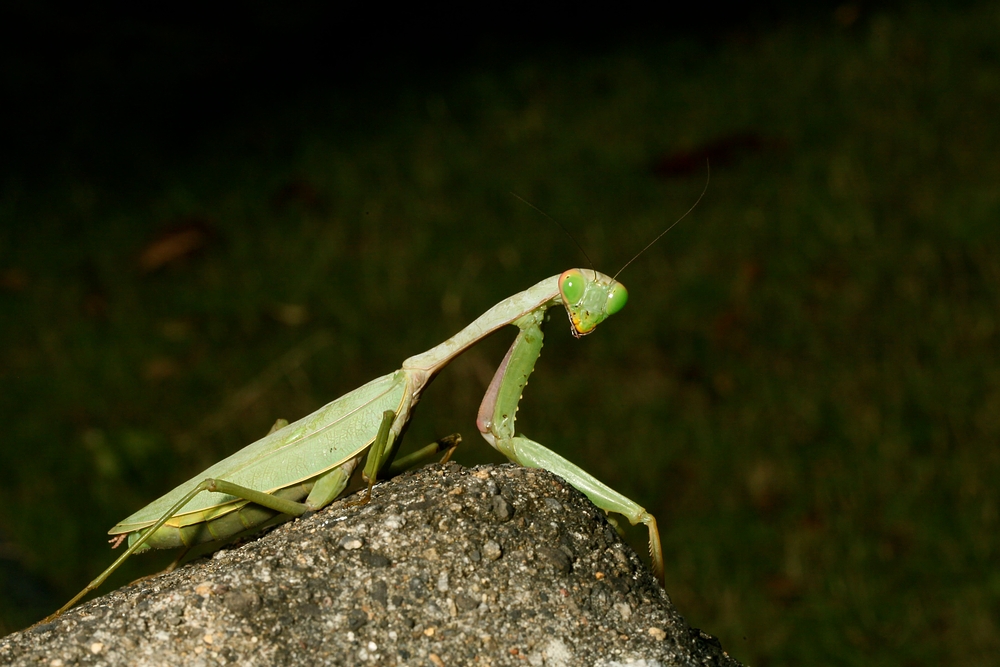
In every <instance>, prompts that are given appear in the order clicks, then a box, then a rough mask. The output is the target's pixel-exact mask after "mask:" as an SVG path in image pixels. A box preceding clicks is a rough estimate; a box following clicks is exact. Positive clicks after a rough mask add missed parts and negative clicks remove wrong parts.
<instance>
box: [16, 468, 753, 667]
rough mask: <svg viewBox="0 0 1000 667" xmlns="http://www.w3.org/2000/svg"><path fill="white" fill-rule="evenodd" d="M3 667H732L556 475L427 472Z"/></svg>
mask: <svg viewBox="0 0 1000 667" xmlns="http://www.w3.org/2000/svg"><path fill="white" fill-rule="evenodd" d="M0 663H2V664H13V665H45V666H48V667H60V666H69V665H126V664H127V665H205V666H208V665H223V664H238V665H291V664H294V665H368V664H371V665H426V666H428V667H442V666H446V667H456V666H459V665H471V664H477V665H522V666H523V665H531V666H540V665H546V666H550V667H551V666H555V665H558V666H567V667H568V666H575V665H604V666H607V667H623V666H625V665H630V666H632V667H654V666H663V667H665V666H667V665H734V666H735V665H738V664H739V663H737V662H736V661H735V660H733V659H732V658H730V657H729V656H728V655H727V654H726V653H725V652H724V651H723V650H722V648H721V646H720V645H719V642H718V640H716V639H715V638H713V637H711V636H709V635H707V634H704V633H702V632H700V631H699V630H695V629H692V628H690V627H689V626H688V625H687V624H686V623H685V622H684V619H683V618H681V616H680V614H679V613H678V612H677V610H675V609H674V607H673V605H672V604H671V603H670V599H669V598H668V597H667V594H666V593H665V592H664V591H663V589H661V588H660V587H659V586H658V585H657V583H656V581H655V579H654V578H653V575H652V573H651V572H650V571H649V569H648V568H647V567H646V566H645V565H644V564H643V562H642V560H641V559H640V558H639V557H638V556H637V555H636V554H635V552H634V551H632V549H631V548H629V547H628V546H627V545H625V544H624V543H623V542H622V541H621V539H620V538H619V536H618V534H617V533H616V532H615V530H614V528H613V527H611V526H610V525H609V524H608V522H607V520H606V519H605V517H604V515H603V513H602V512H601V511H600V510H598V509H597V508H595V507H594V506H593V505H592V504H591V503H590V502H589V501H588V500H587V499H586V498H585V497H584V496H583V495H581V494H580V493H578V492H577V491H576V490H575V489H573V488H572V487H570V486H569V485H568V484H566V483H565V482H563V481H562V480H561V479H559V478H558V477H555V476H554V475H552V474H550V473H547V472H545V471H541V470H532V469H528V468H521V467H517V466H512V465H503V466H480V467H477V468H472V469H468V468H463V467H461V466H459V465H457V464H454V463H449V464H445V465H435V466H428V467H426V468H423V469H421V470H417V471H414V472H411V473H407V474H405V475H401V476H399V477H397V478H395V479H393V480H391V481H389V482H386V483H383V484H380V485H378V486H377V487H376V489H375V492H374V495H373V498H372V501H371V503H369V504H368V505H365V506H360V507H359V506H354V507H349V506H347V505H346V504H345V503H344V501H338V502H336V503H334V504H333V505H331V506H330V507H329V508H327V509H325V510H323V511H321V512H317V513H316V514H314V515H312V516H309V517H306V518H303V519H299V520H296V521H291V522H288V523H286V524H283V525H281V526H279V527H277V528H275V529H273V530H271V531H269V532H268V533H267V534H265V535H263V536H262V537H260V538H259V539H255V540H252V541H250V542H247V543H245V544H242V545H241V546H236V547H229V548H225V549H223V550H221V551H218V552H216V553H215V554H214V555H213V556H212V557H210V558H203V559H201V560H198V561H195V562H193V563H191V564H189V565H187V566H185V567H182V568H179V569H178V570H177V571H175V572H172V573H165V574H160V575H156V576H153V577H149V578H147V579H144V580H141V581H139V582H136V583H134V584H131V585H129V586H126V587H124V588H122V589H120V590H117V591H114V592H112V593H109V594H107V595H104V596H103V597H100V598H97V599H95V600H93V601H91V602H88V603H85V604H83V605H80V606H78V607H77V608H75V609H73V610H71V611H69V612H67V613H66V614H65V615H63V616H62V617H60V618H59V619H57V620H55V621H54V622H51V623H47V624H44V625H39V626H35V627H33V628H29V629H28V630H25V631H23V632H19V633H15V634H12V635H10V636H8V637H5V638H4V639H2V640H0Z"/></svg>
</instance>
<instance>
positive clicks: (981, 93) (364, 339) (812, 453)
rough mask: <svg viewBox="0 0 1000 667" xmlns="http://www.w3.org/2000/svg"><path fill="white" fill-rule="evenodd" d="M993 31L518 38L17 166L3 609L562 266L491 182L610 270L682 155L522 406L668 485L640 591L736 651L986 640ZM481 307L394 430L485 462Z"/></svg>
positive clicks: (542, 232)
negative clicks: (629, 39) (612, 278)
mask: <svg viewBox="0 0 1000 667" xmlns="http://www.w3.org/2000/svg"><path fill="white" fill-rule="evenodd" d="M998 29H1000V13H998V11H997V10H996V8H995V7H993V6H983V7H972V8H969V9H963V10H961V11H945V10H942V9H928V8H923V9H909V10H905V11H901V12H899V13H889V12H887V13H878V14H874V15H866V16H862V18H861V19H860V20H858V21H857V22H854V23H852V24H851V25H849V26H845V25H842V23H838V22H837V21H835V20H833V19H832V18H831V20H830V21H829V22H828V23H803V24H789V25H785V26H778V27H772V28H768V29H767V30H762V31H759V32H754V31H746V32H736V33H733V34H732V35H730V36H729V38H727V39H721V40H718V41H716V42H705V41H693V40H692V41H685V40H682V39H674V40H672V41H669V42H665V43H659V44H658V43H653V42H652V41H649V40H647V41H643V42H641V43H636V44H632V45H628V46H618V47H616V48H614V49H611V50H608V51H606V52H601V53H589V54H586V55H581V56H579V57H568V56H566V55H565V54H560V53H552V54H550V55H544V54H542V55H537V54H536V55H532V56H531V57H528V58H525V59H523V60H520V61H515V62H513V64H507V65H503V66H493V67H489V68H483V69H477V68H475V67H471V66H470V67H468V68H465V69H463V70H461V71H459V72H457V73H454V74H453V76H451V78H449V79H448V80H447V81H445V82H441V81H435V80H433V78H432V77H428V79H427V80H415V81H414V82H412V83H411V84H410V85H408V86H406V87H405V89H404V90H403V91H402V92H400V93H399V94H398V95H381V96H380V95H373V97H372V101H370V102H366V100H365V99H364V98H363V97H357V98H354V99H351V100H346V99H344V98H337V97H328V98H326V97H322V96H318V95H317V96H314V97H312V98H310V99H308V100H306V101H301V100H299V101H296V103H295V104H294V105H291V104H290V105H289V107H288V108H286V109H284V110H281V111H280V112H273V113H270V112H269V113H268V114H267V115H261V116H254V115H253V113H252V112H248V115H247V119H246V120H245V122H244V123H242V124H239V125H236V126H234V127H232V128H231V129H230V130H229V131H228V132H227V133H226V134H224V135H222V136H218V137H216V138H214V140H213V141H211V142H209V143H207V144H205V145H204V146H202V147H201V149H200V151H199V152H198V153H197V154H193V155H191V156H190V157H189V158H188V159H184V160H180V161H175V162H170V163H165V162H164V161H162V160H158V159H157V156H156V155H150V160H149V161H150V165H151V166H150V172H148V173H143V174H137V175H135V177H134V179H133V180H132V181H125V186H122V183H121V182H106V181H105V180H102V179H100V178H98V177H89V176H88V175H86V174H76V175H75V176H73V177H72V178H67V179H66V180H65V182H62V183H57V184H54V185H51V186H49V187H48V188H47V189H44V190H37V189H31V188H27V187H19V186H18V185H17V184H16V182H12V183H11V184H9V185H8V186H7V187H6V189H5V190H4V192H3V193H2V195H0V217H2V219H3V220H6V221H8V222H9V223H10V224H4V225H3V229H2V231H0V284H2V289H0V308H2V310H3V313H4V314H3V319H2V323H3V325H2V326H0V350H2V351H0V360H2V361H0V364H2V365H0V368H2V371H0V372H2V378H3V384H4V390H3V391H2V392H0V415H2V419H3V421H4V423H5V424H6V427H7V428H6V435H5V437H4V441H5V443H6V446H4V447H3V448H2V449H0V506H2V507H3V508H4V511H3V512H2V513H0V547H2V549H0V565H2V566H3V567H2V568H0V591H2V594H0V600H2V601H3V602H2V605H0V623H2V625H0V630H8V631H9V630H13V629H16V628H18V627H21V626H23V625H25V624H27V623H29V622H31V621H34V620H36V619H37V618H39V617H41V616H42V615H44V614H45V613H48V612H50V611H51V610H52V609H53V608H55V607H56V606H58V604H61V602H62V601H64V600H65V599H66V598H68V597H69V596H70V595H72V594H73V593H75V592H76V590H78V589H79V588H80V587H82V586H83V585H84V584H85V583H86V582H87V581H89V580H90V579H91V578H92V577H93V576H94V575H95V574H96V573H97V572H99V571H100V570H101V569H103V568H104V567H106V565H107V564H109V563H110V561H111V555H112V554H111V553H110V552H109V551H108V550H107V547H106V545H105V544H104V541H103V534H104V531H106V530H107V528H109V527H110V526H111V525H113V524H114V523H116V522H117V521H118V520H119V519H121V518H123V517H124V516H126V515H128V514H129V513H131V512H132V511H134V510H135V509H137V508H138V507H141V506H142V505H144V504H145V503H147V502H149V501H150V500H152V499H153V498H155V497H156V496H158V495H159V494H161V493H163V492H165V491H167V490H169V489H170V488H172V487H173V486H174V485H175V484H176V483H178V482H180V481H182V480H184V479H186V478H187V477H188V476H190V475H193V474H195V473H196V472H197V471H198V470H200V469H202V468H204V467H206V466H207V465H208V464H210V463H211V462H213V461H215V460H218V459H219V458H221V457H222V456H224V455H225V454H227V453H229V452H231V451H233V450H235V449H236V448H238V447H240V446H242V445H244V444H246V443H248V442H250V441H251V440H253V439H256V438H257V437H259V436H260V435H262V434H264V433H265V432H266V431H267V429H268V427H269V426H270V424H271V423H272V422H273V420H274V419H275V418H277V417H286V418H296V417H298V416H301V415H303V414H305V413H307V412H308V411H311V410H313V409H315V408H317V407H319V406H320V405H322V404H323V403H325V402H326V401H328V400H331V399H333V398H335V397H336V396H338V395H340V394H341V393H343V392H345V391H347V390H350V389H352V388H354V387H356V386H358V385H360V384H362V383H363V382H365V381H367V380H369V379H371V378H373V377H375V376H377V375H379V374H382V373H385V372H388V371H391V370H393V369H394V368H397V367H398V366H399V364H400V362H401V361H402V360H403V359H404V358H406V357H408V356H410V355H412V354H415V353H418V352H421V351H424V350H426V349H428V348H429V347H431V346H432V345H434V344H436V343H438V342H440V341H442V340H444V339H445V338H447V337H448V336H450V335H451V334H452V333H454V332H455V331H456V330H457V329H459V328H460V327H461V326H464V324H466V323H467V322H468V321H470V320H471V319H473V318H474V317H475V316H477V315H478V314H480V313H481V312H483V311H484V310H486V309H487V308H488V307H489V306H491V305H493V304H494V303H496V302H497V301H499V300H500V299H502V298H504V297H506V296H509V295H511V294H513V293H514V292H516V291H519V290H521V289H524V288H526V287H528V286H530V285H532V284H534V283H535V282H537V281H538V280H540V279H542V278H544V277H546V276H548V275H551V274H554V273H557V272H560V271H562V270H563V269H565V268H568V267H570V266H577V265H584V264H585V262H584V260H582V259H581V257H580V256H579V254H578V251H577V250H576V249H575V248H574V247H573V245H572V244H571V243H570V242H569V241H567V239H566V238H565V237H564V236H563V235H562V233H561V232H560V231H559V230H558V229H557V228H556V227H555V226H553V225H551V224H550V223H549V222H547V221H546V220H544V219H543V218H541V217H540V216H539V215H538V214H537V213H536V212H534V211H533V210H531V209H530V208H528V207H526V206H524V205H523V204H521V203H520V202H518V201H517V200H516V199H514V198H513V197H511V196H509V194H508V192H509V191H513V192H516V193H518V194H519V195H520V196H522V197H524V198H526V199H528V200H530V201H531V202H533V203H534V204H535V205H537V206H538V207H540V208H542V209H543V210H545V211H546V212H548V213H549V214H550V215H552V216H553V217H555V218H557V219H558V220H560V221H562V222H563V224H565V225H567V226H568V227H570V228H571V229H572V230H573V233H574V234H575V235H576V236H577V237H578V238H579V240H580V242H581V243H582V244H583V246H584V247H585V248H586V249H587V252H588V253H589V254H590V255H591V256H592V257H593V259H594V262H595V263H596V265H597V267H598V268H599V269H600V270H602V271H604V272H607V273H614V272H615V271H616V270H617V269H618V267H620V266H621V265H622V264H624V263H625V262H626V261H627V260H628V259H629V258H630V257H631V256H632V255H633V254H634V253H635V252H636V251H637V250H638V249H639V248H641V247H642V246H643V245H645V243H646V242H647V241H648V240H649V239H651V238H653V237H654V236H655V235H656V234H657V233H659V231H660V230H662V229H663V228H664V227H665V226H666V225H667V224H669V223H670V222H671V221H673V220H674V219H675V218H676V217H677V216H678V215H680V214H681V213H683V211H684V210H686V209H687V207H688V206H690V204H691V203H692V202H693V201H694V200H695V199H696V198H697V196H698V193H699V192H700V191H701V188H702V186H703V183H704V178H705V173H704V169H703V167H702V163H703V160H702V158H703V157H705V156H706V155H707V156H709V157H711V158H712V160H713V165H712V181H711V184H710V186H709V191H708V195H707V196H706V198H705V200H704V201H703V202H702V203H701V205H700V206H699V207H698V208H697V209H696V210H695V212H694V213H693V214H692V217H691V218H690V219H688V220H685V221H684V222H683V223H681V224H680V225H678V227H677V228H675V229H674V230H672V231H671V232H670V233H669V234H668V235H667V236H666V237H665V238H664V239H663V240H662V241H661V242H660V243H659V244H658V245H657V246H655V247H654V248H653V249H652V250H650V251H649V252H648V253H646V254H645V255H643V256H642V257H641V258H639V259H638V260H637V261H636V262H635V263H634V264H632V265H631V266H630V267H629V268H628V269H627V270H626V271H625V273H623V275H622V276H621V279H622V281H623V282H624V283H625V284H626V285H627V286H628V287H629V290H630V293H631V298H630V304H629V306H628V308H626V309H625V310H624V311H622V313H620V314H618V315H616V316H615V317H614V318H613V319H612V320H610V321H609V322H608V323H607V324H604V325H602V327H601V328H600V330H599V331H598V332H596V333H595V334H594V335H592V336H589V337H587V338H586V339H583V340H581V341H575V340H573V339H571V338H570V336H568V335H567V332H566V326H565V325H564V323H563V321H562V320H561V318H560V317H558V316H557V317H556V319H555V320H554V321H553V322H552V323H551V325H550V327H549V329H548V333H549V335H548V337H547V342H546V347H545V349H544V351H543V355H542V359H541V361H540V362H539V365H538V367H537V369H536V374H535V375H534V376H533V377H532V380H531V383H530V385H529V387H528V388H527V390H526V392H525V400H524V402H523V404H522V408H521V411H520V412H519V426H520V427H521V428H522V429H523V430H524V431H525V432H526V433H527V434H529V435H530V436H531V437H533V438H535V439H537V440H538V441H540V442H543V443H545V444H547V445H549V446H551V447H552V448H554V449H556V450H558V451H560V452H562V453H563V454H564V455H566V456H568V457H569V458H571V459H572V460H574V461H575V462H577V463H579V464H581V465H582V466H584V467H585V468H587V469H589V470H591V471H593V472H595V473H598V474H599V475H600V477H601V478H602V479H603V480H605V481H606V482H608V483H609V484H611V485H612V486H615V487H616V488H618V489H619V490H621V491H622V492H624V493H626V494H627V495H630V496H631V497H633V498H635V499H636V500H638V501H639V502H640V503H642V504H644V505H645V506H646V507H647V508H648V509H649V510H650V511H651V512H653V513H654V514H655V515H656V516H657V517H658V519H659V520H660V526H661V530H662V532H663V537H664V543H665V551H666V554H667V589H668V592H669V593H670V595H671V597H672V599H673V600H674V602H675V603H676V604H677V606H678V608H679V609H680V611H681V613H682V614H683V615H684V616H685V618H686V619H687V620H688V621H689V622H690V623H692V624H693V625H695V626H699V627H702V628H704V629H705V630H706V631H708V632H710V633H712V634H715V635H717V636H719V637H720V639H721V640H722V643H723V646H724V647H725V648H726V649H727V650H728V651H729V652H730V653H731V654H732V655H734V656H735V657H737V658H738V659H740V660H742V661H744V662H746V663H748V664H754V665H783V664H802V663H808V664H864V665H882V664H885V665H890V664H891V665H896V664H965V665H976V664H990V662H991V658H992V656H994V655H995V654H996V651H997V649H998V648H1000V631H998V628H997V619H998V611H1000V578H998V576H997V567H996V565H997V550H998V542H997V538H996V528H997V522H998V511H997V510H998V506H997V500H998V498H997V495H998V494H997V490H996V484H995V482H990V480H991V479H993V480H995V479H996V478H997V474H998V473H1000V455H998V450H997V447H996V442H997V437H998V435H1000V329H998V327H1000V322H998V313H1000V310H998V305H1000V298H998V285H1000V259H998V257H1000V242H998V241H1000V236H998V234H997V229H998V227H997V225H998V220H1000V189H998V188H997V187H996V184H997V183H998V182H1000V165H998V161H997V159H996V152H995V147H996V146H997V145H1000V141H998V139H1000V138H998V134H1000V131H998V126H997V123H996V121H995V117H996V109H998V108H1000V42H998V41H997V40H996V34H997V30H998ZM387 98H389V99H388V100H387ZM376 101H377V103H378V106H377V107H375V106H373V105H374V104H375V103H376ZM122 150H126V148H125V147H123V148H122ZM692 165H693V166H692ZM184 234H187V235H188V236H187V237H185V236H184ZM184 238H188V239H189V240H190V239H193V240H192V241H191V243H192V247H196V248H195V249H194V250H193V251H191V252H188V253H182V255H183V257H182V258H181V259H179V260H177V261H170V262H167V263H166V264H165V265H164V266H162V267H161V268H159V269H157V270H144V269H143V268H142V262H143V261H146V262H147V263H148V262H150V261H151V260H150V259H149V253H150V252H151V251H152V250H154V249H156V248H162V247H163V244H165V243H166V242H167V241H172V242H174V243H175V244H176V243H179V242H183V239H184ZM144 253H146V254H144ZM144 258H145V260H144ZM147 265H148V264H147ZM501 338H502V339H501ZM508 341H509V334H508V335H507V336H503V337H499V336H498V337H497V338H496V339H494V340H490V341H488V342H487V343H486V344H484V345H483V346H481V347H477V348H475V349H474V350H471V351H470V352H469V353H467V354H466V355H465V356H464V357H463V358H462V359H460V360H459V361H457V362H455V363H454V365H453V367H450V368H449V369H448V370H447V371H446V372H445V373H443V374H442V376H441V377H439V378H438V379H437V380H436V381H435V384H434V385H433V386H432V387H431V389H430V390H429V391H428V392H427V394H426V396H425V399H424V400H423V401H422V403H421V406H420V408H419V410H418V412H417V414H416V418H415V420H414V423H413V426H412V427H411V429H410V432H409V435H408V442H409V443H410V444H411V445H413V444H422V443H424V442H427V441H430V440H432V439H434V438H436V437H439V436H440V435H443V434H446V433H451V432H453V431H462V432H463V433H464V435H465V436H466V444H465V446H464V449H463V451H462V452H461V453H460V454H459V456H458V458H459V460H461V461H463V462H466V463H474V462H479V461H484V460H498V459H497V458H496V457H495V456H494V455H492V454H491V453H490V450H489V448H488V447H487V446H486V445H485V443H481V442H478V441H477V439H476V438H475V437H473V436H474V433H475V428H474V419H475V414H476V408H477V406H478V402H479V400H480V398H481V396H482V393H483V391H484V389H485V386H486V383H487V382H488V380H489V377H490V375H491V373H492V369H493V368H494V367H495V365H496V363H497V362H498V361H499V359H500V358H501V356H502V354H503V351H504V349H505V347H506V345H507V344H508ZM630 539H631V541H632V543H633V544H634V545H635V546H636V548H637V550H639V551H643V550H644V540H645V536H644V534H643V531H642V530H637V531H633V532H630ZM169 558H170V556H169V555H168V556H160V557H159V561H158V560H157V557H155V556H148V557H147V556H144V557H141V558H136V559H134V560H133V562H132V563H131V564H130V565H129V566H128V567H126V568H123V569H122V571H121V572H120V573H119V574H118V575H117V576H116V577H115V578H114V579H113V580H112V582H111V583H110V585H109V586H108V587H106V588H107V589H110V587H111V586H114V585H120V584H122V583H125V582H127V581H128V580H130V578H134V577H136V576H140V575H141V574H145V573H148V572H150V571H153V570H155V569H156V567H158V565H157V563H158V562H159V564H160V565H162V564H165V563H166V562H167V561H168V560H169Z"/></svg>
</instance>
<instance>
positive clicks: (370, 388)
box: [108, 370, 411, 535]
mask: <svg viewBox="0 0 1000 667" xmlns="http://www.w3.org/2000/svg"><path fill="white" fill-rule="evenodd" d="M409 385H410V382H409V374H408V373H407V372H406V371H402V370H400V371H396V372H394V373H389V374H388V375H383V376H382V377H379V378H376V379H374V380H372V381H371V382H369V383H368V384H366V385H363V386H361V387H358V388H357V389H355V390H354V391H352V392H350V393H348V394H345V395H343V396H341V397H340V398H338V399H337V400H335V401H333V402H331V403H328V404H327V405H325V406H324V407H322V408H320V409H319V410H317V411H316V412H313V413H312V414H310V415H308V416H306V417H303V418H302V419H300V420H298V421H296V422H293V423H291V424H289V425H288V426H286V427H284V428H282V429H280V430H278V431H275V432H274V433H271V434H269V435H267V436H265V437H263V438H261V439H260V440H258V441H256V442H254V443H252V444H249V445H247V446H246V447H244V448H243V449H241V450H239V451H238V452H236V453H235V454H233V455H232V456H229V457H228V458H225V459H223V460H222V461H219V462H218V463H216V464H215V465H213V466H212V467H210V468H208V469H207V470H204V471H202V472H200V473H198V475H197V476H195V477H192V478H191V479H189V480H188V481H186V482H184V483H183V484H180V485H178V486H177V487H176V488H175V489H174V490H173V491H170V492H168V493H166V494H164V495H163V496H161V497H160V498H158V499H157V500H154V501H153V502H151V503H150V504H148V505H146V506H145V507H143V508H142V509H141V510H139V511H138V512H136V513H135V514H133V515H132V516H130V517H128V518H126V519H124V520H123V521H121V522H119V523H118V524H117V525H116V526H115V527H114V528H112V529H111V530H110V531H108V532H109V534H111V535H118V534H121V533H130V532H133V531H136V530H139V529H141V528H145V527H146V526H149V525H152V524H153V523H155V522H156V521H157V520H158V519H159V518H160V517H161V516H163V514H164V512H166V511H167V510H168V509H169V508H170V507H171V506H173V505H174V503H176V502H177V501H178V500H180V499H181V498H183V497H184V495H185V494H187V493H188V492H189V491H191V489H193V488H194V487H195V486H197V485H198V484H199V483H200V482H202V481H203V480H205V479H206V478H218V479H224V480H226V481H229V482H232V483H234V484H239V485H240V486H245V487H248V488H251V489H256V490H259V491H265V492H267V493H271V492H273V491H275V490H277V489H281V488H285V487H288V486H293V485H295V484H298V483H301V482H304V481H306V480H309V479H313V478H316V477H318V476H319V475H321V474H323V473H324V472H326V471H328V470H331V469H333V468H335V467H336V466H338V465H340V464H342V463H344V462H345V461H347V460H349V459H351V458H354V457H356V456H358V455H359V454H361V453H362V452H364V450H365V449H366V448H367V447H368V446H369V445H371V443H372V442H373V441H374V439H375V434H376V433H377V432H378V428H379V423H380V422H381V421H382V413H383V412H384V411H385V410H392V411H394V412H396V413H397V414H401V415H403V417H404V418H406V417H408V414H409V403H408V402H409V400H410V399H408V397H409V396H410V395H411V392H410V391H408V388H409ZM404 403H406V404H407V405H406V406H405V408H406V409H404ZM243 503H245V501H242V500H240V499H238V498H236V497H234V496H230V495H227V494H224V493H208V492H205V493H200V494H198V495H197V496H195V497H194V498H192V499H191V501H190V502H189V503H188V504H187V505H185V506H184V511H183V512H181V513H178V514H176V515H175V516H174V517H173V519H174V521H176V525H186V524H189V523H197V522H199V521H204V520H206V519H209V518H212V517H215V516H218V515H220V514H223V513H225V512H228V511H232V510H233V509H236V508H237V507H238V506H239V505H240V504H243Z"/></svg>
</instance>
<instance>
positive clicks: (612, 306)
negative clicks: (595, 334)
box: [607, 282, 628, 315]
mask: <svg viewBox="0 0 1000 667" xmlns="http://www.w3.org/2000/svg"><path fill="white" fill-rule="evenodd" d="M627 302H628V290H626V289H625V286H624V285H622V284H621V283H618V282H616V283H615V284H614V285H613V286H612V287H611V291H610V292H608V305H607V313H608V315H614V314H615V313H617V312H618V311H619V310H621V309H622V308H624V307H625V304H626V303H627Z"/></svg>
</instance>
